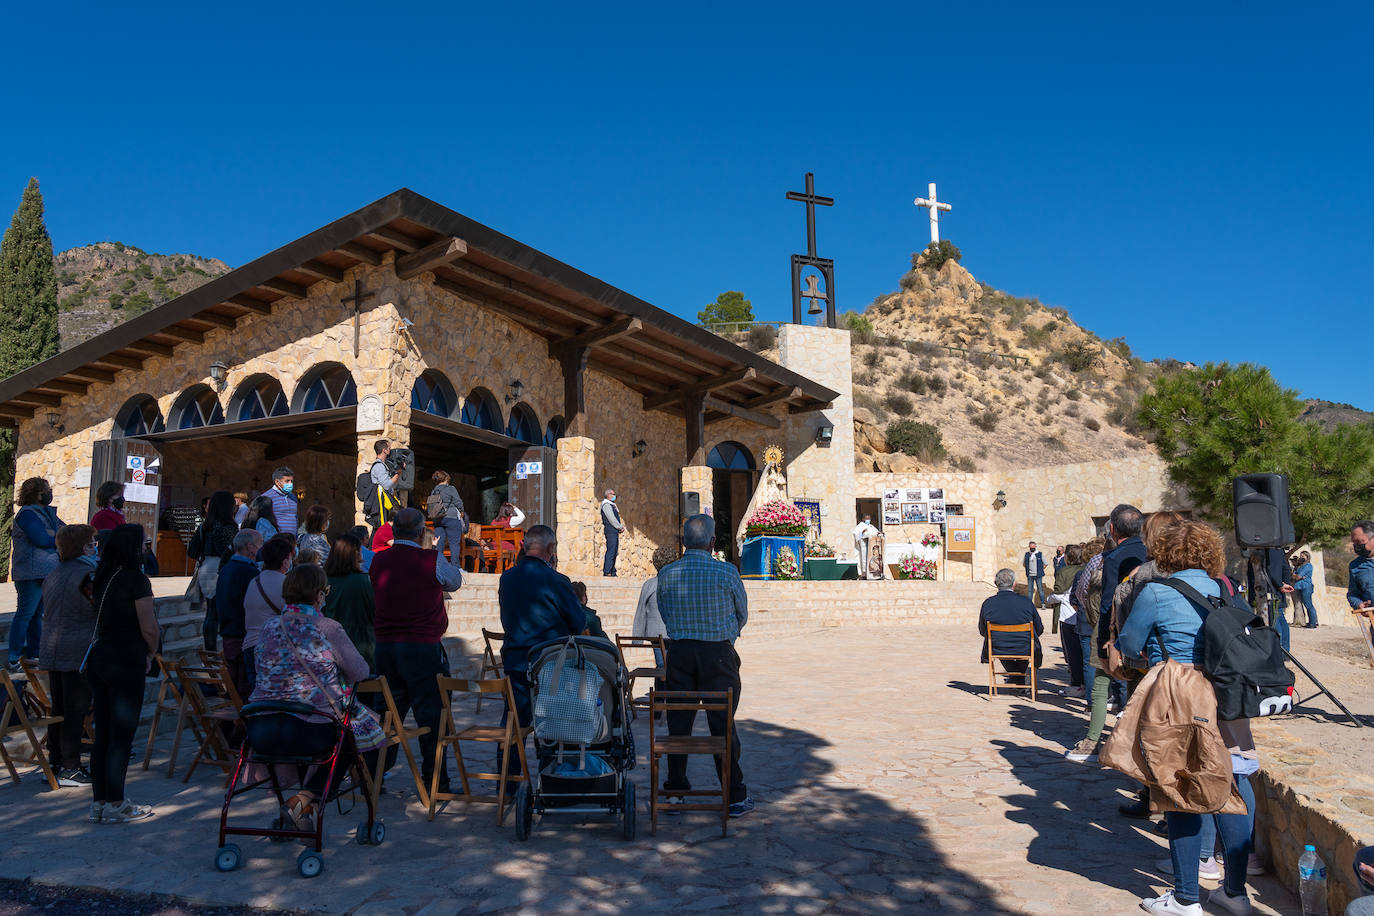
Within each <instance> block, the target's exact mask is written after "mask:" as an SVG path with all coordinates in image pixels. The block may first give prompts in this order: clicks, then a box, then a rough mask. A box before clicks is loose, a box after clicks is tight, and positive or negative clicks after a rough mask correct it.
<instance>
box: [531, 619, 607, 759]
mask: <svg viewBox="0 0 1374 916" xmlns="http://www.w3.org/2000/svg"><path fill="white" fill-rule="evenodd" d="M602 683H603V679H602V677H601V672H600V671H599V670H598V669H597V667H596V665H595V664H593V663H591V662H589V661H588V660H587V658H586V656H585V655H584V654H583V652H582V647H581V646H579V645H577V643H576V641H575V640H572V639H570V640H568V641H567V642H566V643H565V644H564V645H563V648H562V649H561V650H560V652H559V656H558V659H557V661H556V662H555V663H554V664H552V665H544V666H543V667H542V668H540V669H539V693H538V695H537V696H536V697H535V698H534V733H535V734H536V735H537V736H538V738H539V740H540V741H553V742H558V743H561V744H580V745H587V744H596V743H597V742H600V741H605V740H607V739H608V738H609V737H610V734H611V727H610V722H609V720H608V719H607V716H606V712H607V710H606V709H605V708H604V705H603V703H602V700H601V685H602Z"/></svg>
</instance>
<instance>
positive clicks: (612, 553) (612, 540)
mask: <svg viewBox="0 0 1374 916" xmlns="http://www.w3.org/2000/svg"><path fill="white" fill-rule="evenodd" d="M619 555H620V532H619V531H618V530H616V529H615V528H606V560H605V562H604V563H602V564H601V575H603V576H614V575H615V558H616V557H617V556H619Z"/></svg>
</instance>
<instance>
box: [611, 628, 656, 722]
mask: <svg viewBox="0 0 1374 916" xmlns="http://www.w3.org/2000/svg"><path fill="white" fill-rule="evenodd" d="M615 647H616V649H618V650H619V651H620V663H621V664H622V665H624V666H625V668H626V670H627V671H629V678H630V680H629V683H628V684H627V685H626V688H625V689H626V692H627V693H628V694H629V695H630V714H631V716H633V717H634V718H638V717H639V713H638V710H640V709H648V708H649V697H648V696H647V695H646V696H643V697H639V698H638V699H636V698H635V681H636V680H637V679H638V678H653V679H654V681H655V682H658V681H661V680H662V679H663V678H664V677H666V676H667V672H668V669H667V664H668V641H667V640H666V639H665V638H664V637H662V636H621V635H619V634H616V637H615ZM626 649H636V650H639V649H648V650H650V651H652V652H653V653H654V664H653V665H652V666H648V667H639V668H631V667H630V666H629V663H628V662H626V660H625V650H626ZM660 659H661V661H660Z"/></svg>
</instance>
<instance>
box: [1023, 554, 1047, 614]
mask: <svg viewBox="0 0 1374 916" xmlns="http://www.w3.org/2000/svg"><path fill="white" fill-rule="evenodd" d="M1021 565H1022V566H1023V567H1025V570H1026V597H1027V598H1029V599H1030V600H1031V601H1033V602H1035V606H1036V607H1040V606H1041V605H1042V604H1044V603H1045V584H1044V583H1045V556H1044V554H1042V553H1041V552H1040V551H1039V550H1038V549H1037V548H1036V546H1035V542H1034V541H1031V542H1030V546H1029V547H1027V548H1026V555H1025V556H1023V557H1022V558H1021Z"/></svg>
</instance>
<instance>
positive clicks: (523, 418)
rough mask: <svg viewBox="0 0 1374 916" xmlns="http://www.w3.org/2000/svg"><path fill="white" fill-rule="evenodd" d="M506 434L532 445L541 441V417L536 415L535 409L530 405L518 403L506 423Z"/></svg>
mask: <svg viewBox="0 0 1374 916" xmlns="http://www.w3.org/2000/svg"><path fill="white" fill-rule="evenodd" d="M506 435H507V436H510V437H511V438H512V439H519V440H520V441H521V442H528V443H529V444H530V445H538V444H539V443H540V441H541V437H540V435H539V418H538V417H536V416H535V415H534V411H533V410H531V409H530V408H529V406H528V405H526V404H516V405H515V406H514V407H512V408H511V411H510V422H509V423H507V424H506Z"/></svg>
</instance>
